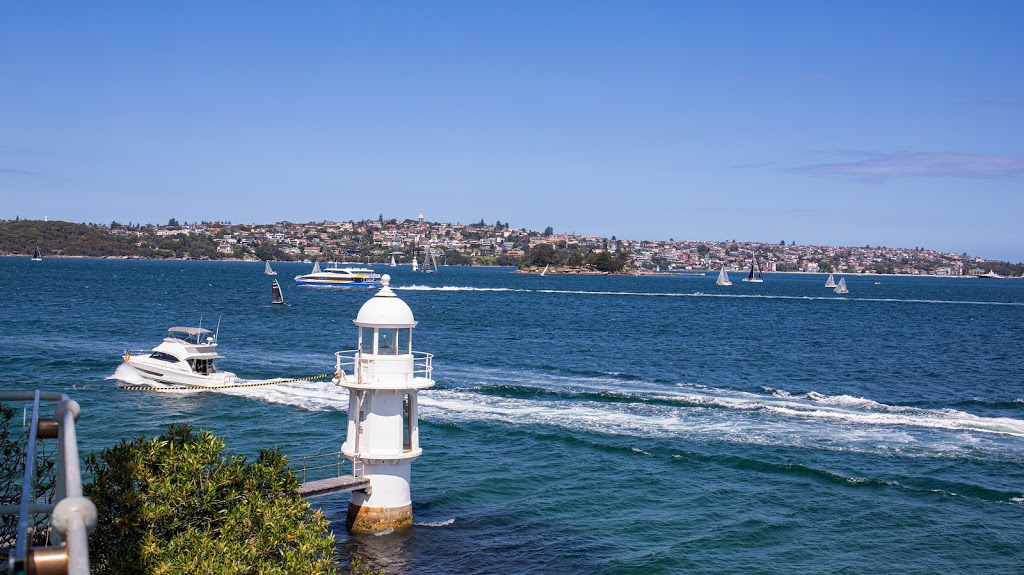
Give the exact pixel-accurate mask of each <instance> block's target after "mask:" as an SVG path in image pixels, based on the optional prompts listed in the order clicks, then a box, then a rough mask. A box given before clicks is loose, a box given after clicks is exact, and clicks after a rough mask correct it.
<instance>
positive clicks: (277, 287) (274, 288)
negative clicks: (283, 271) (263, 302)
mask: <svg viewBox="0 0 1024 575" xmlns="http://www.w3.org/2000/svg"><path fill="white" fill-rule="evenodd" d="M270 303H276V304H283V303H284V294H283V293H281V284H279V283H277V279H276V278H275V279H272V280H270Z"/></svg>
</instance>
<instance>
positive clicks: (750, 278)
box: [743, 256, 764, 283]
mask: <svg viewBox="0 0 1024 575" xmlns="http://www.w3.org/2000/svg"><path fill="white" fill-rule="evenodd" d="M755 272H756V273H755ZM743 281H745V282H754V283H762V282H764V276H763V275H761V266H760V265H758V263H757V256H754V259H753V260H751V262H750V273H749V274H747V277H745V278H743Z"/></svg>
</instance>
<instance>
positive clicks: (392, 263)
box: [391, 254, 398, 267]
mask: <svg viewBox="0 0 1024 575" xmlns="http://www.w3.org/2000/svg"><path fill="white" fill-rule="evenodd" d="M391 267H398V264H396V263H395V256H394V254H392V255H391Z"/></svg>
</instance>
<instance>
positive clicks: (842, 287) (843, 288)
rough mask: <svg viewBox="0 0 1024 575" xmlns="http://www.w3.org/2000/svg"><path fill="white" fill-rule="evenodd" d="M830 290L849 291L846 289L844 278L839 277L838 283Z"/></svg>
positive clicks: (837, 291)
mask: <svg viewBox="0 0 1024 575" xmlns="http://www.w3.org/2000/svg"><path fill="white" fill-rule="evenodd" d="M832 291H834V292H836V293H850V290H848V289H846V278H839V283H837V284H836V289H834V290H832Z"/></svg>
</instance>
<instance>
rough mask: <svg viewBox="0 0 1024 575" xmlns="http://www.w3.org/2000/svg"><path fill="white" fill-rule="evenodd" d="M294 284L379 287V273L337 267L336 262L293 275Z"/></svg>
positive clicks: (365, 269)
mask: <svg viewBox="0 0 1024 575" xmlns="http://www.w3.org/2000/svg"><path fill="white" fill-rule="evenodd" d="M295 284H296V285H300V286H319V287H343V288H379V287H381V282H380V274H379V273H377V272H375V271H373V270H372V269H370V268H360V267H338V265H337V264H334V265H332V267H329V268H325V269H323V270H321V269H319V266H318V267H317V268H314V270H313V271H312V272H310V273H308V274H305V275H298V276H295Z"/></svg>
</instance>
